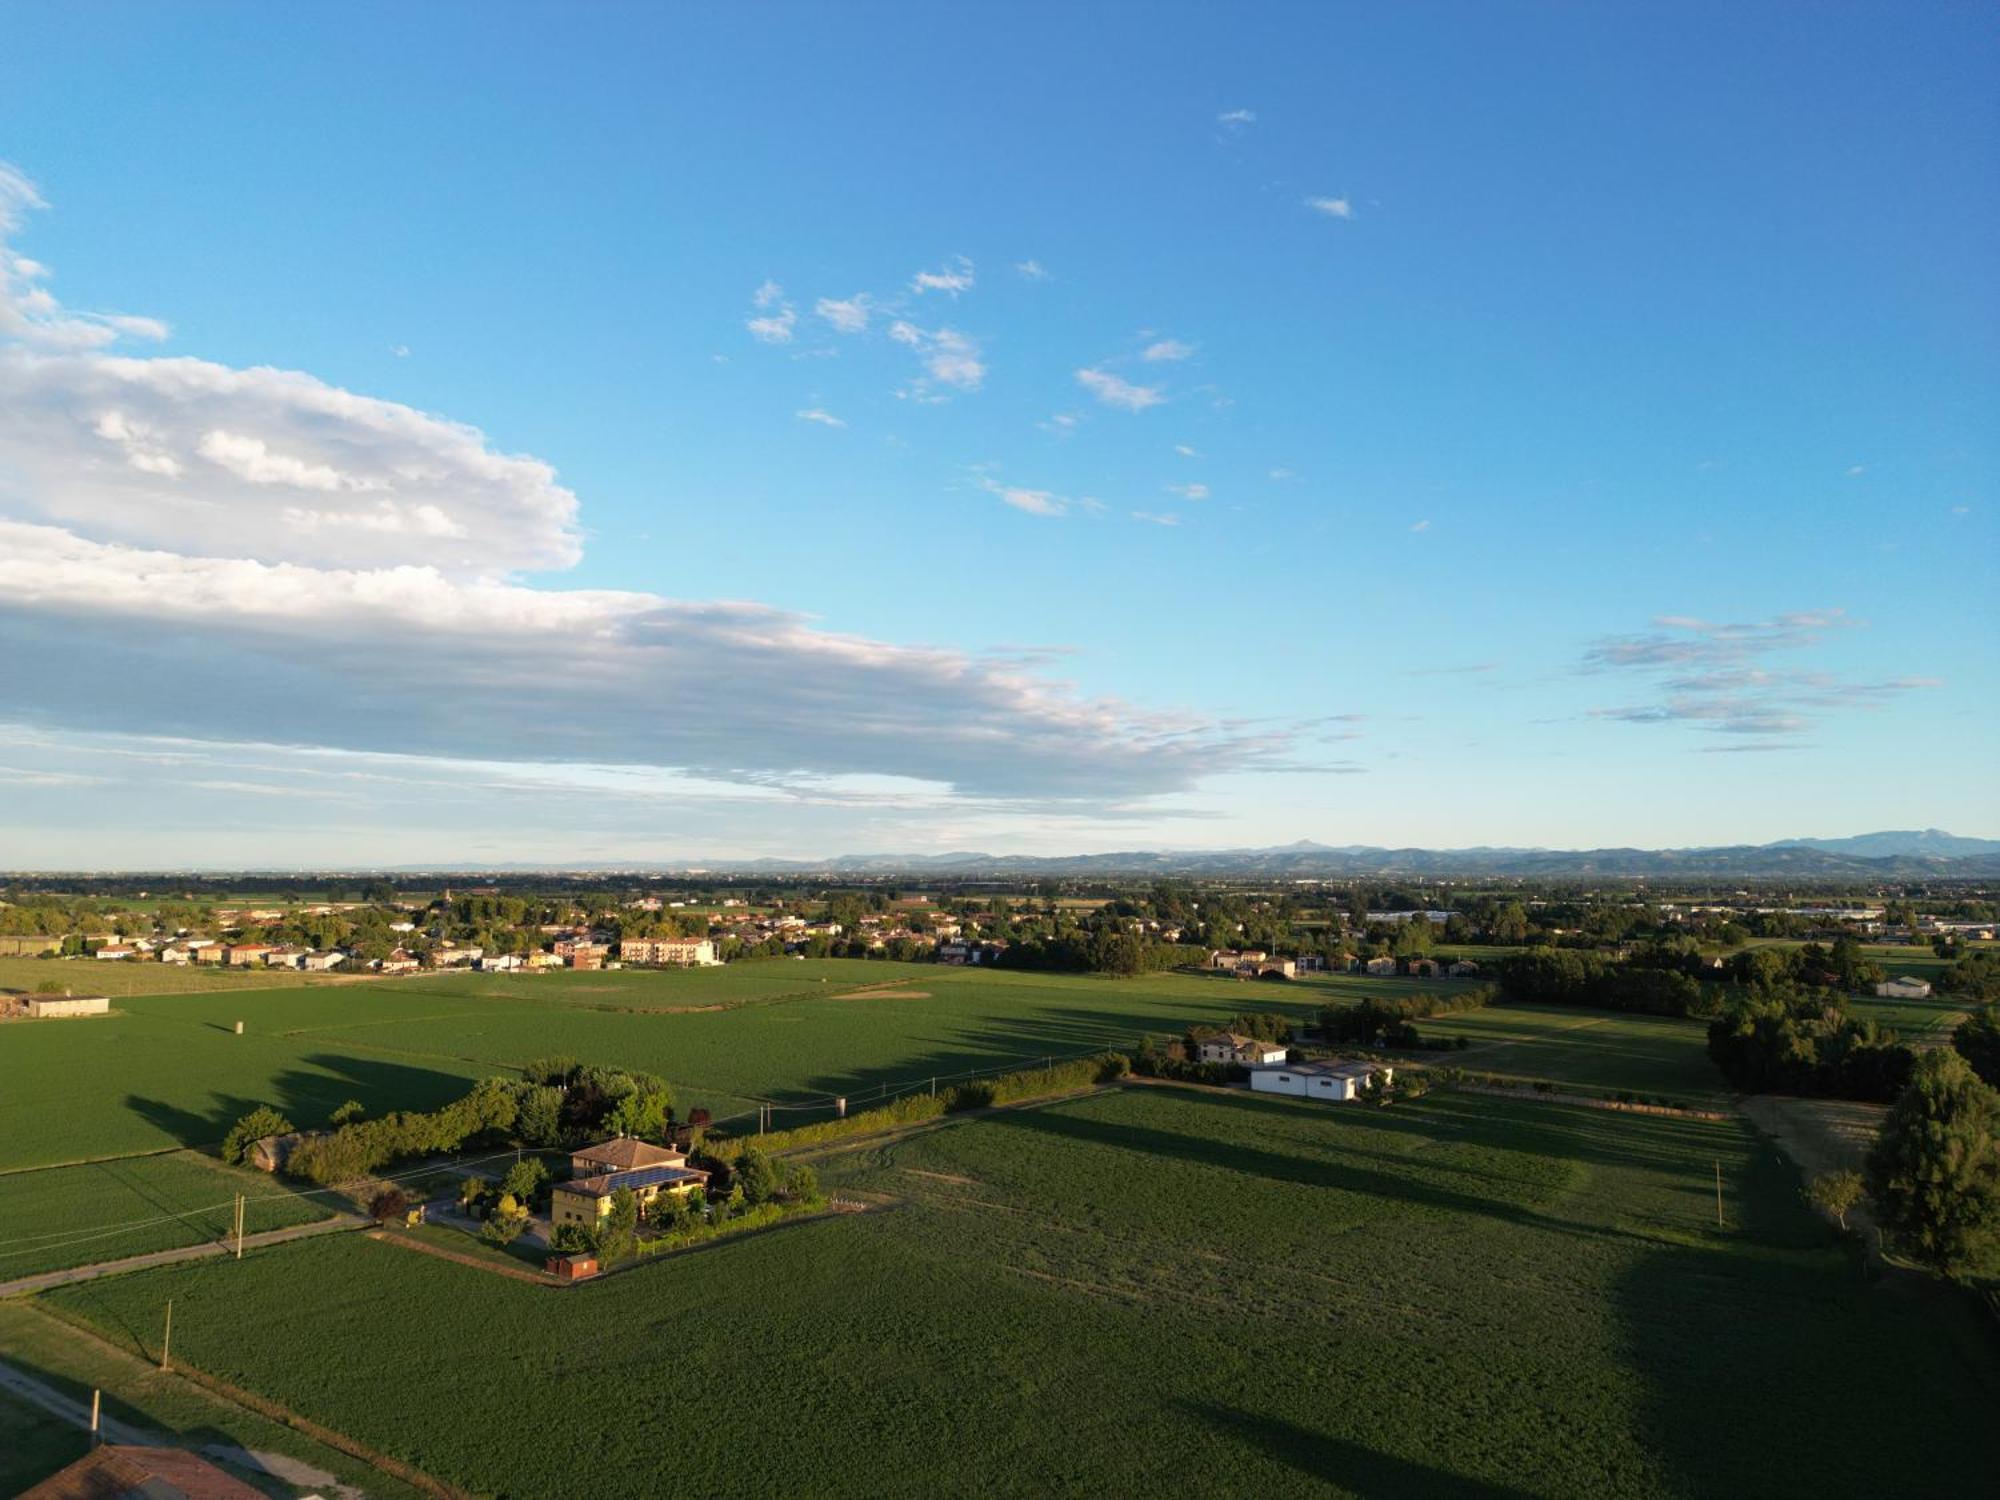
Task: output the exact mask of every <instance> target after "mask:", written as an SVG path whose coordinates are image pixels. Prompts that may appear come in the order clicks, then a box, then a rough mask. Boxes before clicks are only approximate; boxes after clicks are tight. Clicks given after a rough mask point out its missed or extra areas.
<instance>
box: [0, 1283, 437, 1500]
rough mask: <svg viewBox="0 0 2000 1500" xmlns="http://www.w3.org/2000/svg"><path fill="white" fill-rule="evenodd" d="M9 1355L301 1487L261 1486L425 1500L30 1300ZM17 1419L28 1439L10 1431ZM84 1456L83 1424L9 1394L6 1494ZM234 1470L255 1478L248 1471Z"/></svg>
mask: <svg viewBox="0 0 2000 1500" xmlns="http://www.w3.org/2000/svg"><path fill="white" fill-rule="evenodd" d="M176 1342H178V1339H176ZM0 1359H5V1360H6V1362H7V1363H8V1364H10V1365H12V1366H14V1367H15V1368H17V1369H19V1370H22V1371H24V1372H26V1373H27V1374H30V1375H33V1376H34V1377H36V1378H37V1379H39V1380H41V1381H43V1382H45V1383H47V1384H49V1385H53V1386H55V1387H56V1388H57V1389H58V1390H59V1391H61V1392H62V1393H63V1394H65V1395H67V1396H70V1397H71V1398H73V1399H77V1400H81V1401H83V1402H84V1403H86V1404H88V1402H89V1400H90V1393H91V1391H92V1390H93V1389H100V1390H102V1391H103V1392H104V1415H105V1416H106V1417H107V1418H111V1419H114V1420H118V1421H124V1422H130V1423H133V1424H135V1425H137V1426H140V1427H143V1428H145V1429H147V1430H148V1431H151V1432H156V1433H161V1434H164V1435H165V1436H167V1437H168V1438H170V1439H172V1440H173V1441H174V1442H175V1443H177V1444H178V1445H180V1446H182V1447H186V1448H193V1449H196V1450H200V1449H203V1448H207V1447H209V1446H211V1445H220V1446H222V1447H225V1448H228V1449H231V1450H247V1451H248V1452H250V1453H253V1454H255V1455H256V1456H257V1459H258V1460H260V1461H261V1467H262V1468H263V1469H264V1471H265V1472H266V1473H269V1472H273V1471H276V1470H279V1469H289V1470H290V1472H291V1478H292V1479H293V1481H294V1482H295V1483H294V1484H293V1485H286V1484H271V1483H268V1482H266V1481H257V1482H259V1483H260V1484H263V1487H266V1488H269V1489H270V1490H271V1492H272V1493H274V1494H279V1495H295V1494H322V1495H339V1494H341V1493H343V1491H341V1490H340V1489H339V1486H341V1485H352V1486H354V1487H355V1489H357V1490H359V1491H362V1492H365V1493H366V1495H367V1496H368V1497H369V1500H418V1491H416V1490H413V1489H411V1488H410V1487H409V1486H407V1485H404V1484H401V1483H399V1482H397V1481H396V1480H394V1479H391V1478H389V1477H388V1476H387V1475H385V1474H381V1473H378V1472H377V1471H376V1470H374V1469H371V1468H369V1467H367V1466H365V1465H363V1464H361V1463H359V1462H357V1461H356V1460H354V1459H351V1458H349V1457H347V1456H346V1455H345V1454H343V1453H339V1452H336V1451H335V1450H334V1449H331V1448H327V1447H324V1446H322V1445H321V1444H319V1443H317V1442H314V1441H313V1440H312V1439H311V1438H308V1437H306V1436H304V1435H303V1434H301V1433H298V1432H295V1431H294V1430H292V1429H291V1428H289V1427H286V1426H283V1425H282V1424H280V1423H277V1422H273V1421H269V1420H266V1419H265V1418H263V1417H259V1416H256V1415H255V1414H253V1413H251V1412H247V1411H245V1410H244V1409H243V1408H242V1407H240V1406H235V1405H232V1404H230V1403H229V1402H226V1401H223V1400H221V1399H219V1398H217V1397H214V1396H211V1395H209V1394H208V1393H207V1392H206V1391H203V1390H202V1389H201V1388H200V1387H198V1386H194V1385H190V1384H189V1383H188V1382H187V1381H185V1380H183V1379H181V1378H180V1377H179V1376H178V1375H172V1374H162V1373H161V1371H160V1370H159V1368H158V1366H157V1365H156V1364H145V1363H141V1362H140V1361H138V1360H135V1359H133V1358H132V1357H131V1356H129V1355H126V1354H122V1353H119V1352H117V1351H115V1350H112V1349H108V1348H106V1347H104V1346H103V1345H101V1344H99V1343H97V1342H95V1341H93V1340H88V1339H82V1338H79V1337H78V1335H77V1332H76V1330H75V1329H73V1328H71V1327H69V1326H68V1325H66V1324H64V1323H61V1322H58V1321H57V1320H55V1319H53V1318H50V1317H48V1316H46V1315H45V1314H43V1313H42V1312H40V1311H38V1310H37V1309H36V1308H35V1307H34V1306H33V1305H32V1304H31V1303H28V1302H24V1301H10V1302H0ZM16 1422H18V1423H19V1424H21V1425H20V1427H19V1429H18V1430H19V1433H20V1434H21V1435H20V1436H17V1432H16V1429H15V1428H14V1427H13V1426H12V1425H11V1424H13V1423H16ZM83 1451H84V1450H83V1433H82V1430H81V1429H80V1428H75V1427H69V1426H66V1425H64V1424H62V1423H61V1422H59V1421H57V1420H56V1419H55V1418H54V1417H52V1416H50V1415H49V1414H47V1413H46V1412H43V1411H42V1410H41V1408H40V1407H36V1406H30V1405H28V1404H26V1403H21V1402H17V1401H16V1400H15V1399H14V1398H10V1397H7V1396H6V1395H5V1393H0V1494H10V1495H11V1494H13V1493H15V1491H16V1490H18V1489H21V1488H24V1487H25V1486H26V1485H28V1484H30V1483H33V1482H35V1481H38V1480H40V1479H42V1478H45V1477H46V1476H47V1475H48V1474H50V1473H52V1472H54V1470H56V1469H57V1468H59V1467H61V1466H62V1465H63V1464H65V1463H68V1462H70V1461H71V1460H72V1459H75V1458H77V1457H80V1456H81V1455H82V1453H83ZM37 1465H40V1466H41V1467H40V1472H36V1466H37ZM232 1472H233V1473H236V1474H237V1475H238V1476H239V1477H244V1478H253V1477H254V1471H252V1472H249V1473H246V1471H245V1470H244V1469H243V1468H240V1467H239V1468H235V1469H233V1470H232ZM10 1481H11V1482H10Z"/></svg>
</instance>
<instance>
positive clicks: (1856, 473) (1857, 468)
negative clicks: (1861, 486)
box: [1847, 464, 1868, 479]
mask: <svg viewBox="0 0 2000 1500" xmlns="http://www.w3.org/2000/svg"><path fill="white" fill-rule="evenodd" d="M1867 472H1868V465H1866V464H1855V465H1853V466H1852V467H1850V468H1849V469H1848V471H1847V477H1848V478H1849V479H1859V478H1860V477H1861V476H1862V475H1863V474H1866V473H1867Z"/></svg>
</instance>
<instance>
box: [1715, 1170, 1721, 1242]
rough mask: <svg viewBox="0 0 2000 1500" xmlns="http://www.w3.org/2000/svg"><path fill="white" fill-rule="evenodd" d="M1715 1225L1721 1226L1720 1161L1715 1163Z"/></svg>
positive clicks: (1718, 1227)
mask: <svg viewBox="0 0 2000 1500" xmlns="http://www.w3.org/2000/svg"><path fill="white" fill-rule="evenodd" d="M1715 1227H1716V1228H1717V1229H1720V1228H1721V1227H1722V1163H1721V1162H1720V1161H1717V1162H1716V1164H1715Z"/></svg>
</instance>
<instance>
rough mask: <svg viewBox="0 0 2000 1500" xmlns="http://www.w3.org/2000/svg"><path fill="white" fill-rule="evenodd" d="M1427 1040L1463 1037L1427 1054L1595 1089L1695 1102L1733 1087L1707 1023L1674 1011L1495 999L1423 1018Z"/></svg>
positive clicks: (1475, 1067)
mask: <svg viewBox="0 0 2000 1500" xmlns="http://www.w3.org/2000/svg"><path fill="white" fill-rule="evenodd" d="M1417 1029H1418V1031H1419V1032H1420V1033H1421V1034H1422V1035H1423V1036H1424V1037H1426V1038H1430V1037H1459V1036H1462V1037H1465V1038H1467V1039H1468V1040H1470V1041H1471V1043H1472V1046H1471V1047H1469V1048H1467V1049H1466V1050H1465V1051H1463V1052H1444V1053H1431V1054H1426V1056H1425V1058H1424V1060H1425V1061H1432V1062H1437V1063H1440V1064H1451V1063H1457V1064H1460V1065H1462V1066H1464V1067H1467V1068H1470V1069H1472V1070H1474V1071H1475V1072H1480V1073H1505V1074H1509V1075H1511V1076H1518V1077H1523V1078H1546V1079H1549V1080H1551V1081H1553V1082H1555V1083H1562V1084H1571V1085H1574V1086H1576V1087H1579V1088H1587V1089H1591V1090H1605V1089H1630V1090H1632V1091H1633V1092H1635V1093H1641V1094H1648V1095H1662V1094H1664V1095H1669V1096H1672V1097H1674V1098H1676V1099H1684V1100H1689V1101H1692V1102H1714V1101H1715V1100H1718V1099H1721V1098H1723V1097H1724V1096H1725V1095H1726V1094H1727V1092H1728V1090H1727V1088H1726V1086H1725V1085H1724V1083H1723V1080H1722V1075H1721V1074H1720V1073H1718V1072H1717V1071H1716V1068H1715V1064H1714V1063H1712V1062H1710V1061H1709V1059H1708V1051H1707V1047H1708V1026H1707V1023H1706V1022H1703V1021H1684V1020H1680V1019H1677V1018H1675V1017H1671V1016H1639V1015H1628V1014H1626V1013H1624V1012H1621V1011H1605V1010H1584V1009H1581V1008H1579V1007H1573V1006H1558V1005H1517V1004H1507V1005H1491V1006H1487V1007H1486V1008H1485V1009H1483V1010H1468V1011H1462V1012H1459V1013H1457V1014H1454V1015H1444V1016H1437V1017H1434V1018H1433V1019H1431V1020H1428V1021H1421V1022H1419V1023H1418V1026H1417Z"/></svg>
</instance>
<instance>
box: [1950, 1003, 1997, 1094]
mask: <svg viewBox="0 0 2000 1500" xmlns="http://www.w3.org/2000/svg"><path fill="white" fill-rule="evenodd" d="M1951 1044H1952V1046H1954V1047H1956V1048H1957V1049H1958V1054H1959V1056H1961V1057H1963V1058H1964V1059H1965V1060H1966V1061H1967V1062H1969V1063H1971V1064H1972V1071H1973V1072H1975V1073H1977V1074H1978V1075H1979V1076H1980V1078H1981V1079H1982V1080H1983V1081H1984V1082H1986V1083H1988V1084H1990V1085H1991V1086H1992V1087H1994V1088H1997V1089H2000V1005H1989V1006H1987V1007H1986V1009H1984V1010H1982V1011H1980V1012H1979V1013H1978V1014H1977V1015H1974V1016H1968V1017H1966V1018H1965V1019H1964V1020H1963V1021H1961V1022H1959V1023H1958V1030H1956V1031H1954V1032H1953V1033H1952V1034H1951Z"/></svg>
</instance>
